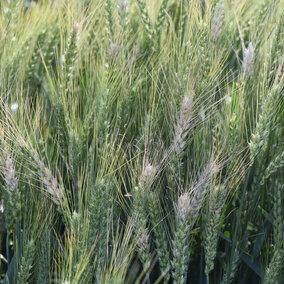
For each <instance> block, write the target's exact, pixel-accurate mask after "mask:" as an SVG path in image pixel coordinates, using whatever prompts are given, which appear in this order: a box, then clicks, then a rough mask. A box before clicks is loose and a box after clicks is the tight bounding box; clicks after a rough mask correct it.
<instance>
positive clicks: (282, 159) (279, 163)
mask: <svg viewBox="0 0 284 284" xmlns="http://www.w3.org/2000/svg"><path fill="white" fill-rule="evenodd" d="M282 167H284V151H283V152H281V153H280V154H279V155H277V156H276V157H275V158H274V159H273V160H272V161H271V162H270V163H269V165H268V167H267V168H266V169H265V172H264V176H263V180H262V184H263V183H264V181H265V180H266V179H268V178H269V177H270V176H271V175H272V174H274V173H276V172H277V171H278V170H279V169H281V168H282Z"/></svg>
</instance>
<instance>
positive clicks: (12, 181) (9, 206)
mask: <svg viewBox="0 0 284 284" xmlns="http://www.w3.org/2000/svg"><path fill="white" fill-rule="evenodd" d="M4 151H7V150H4ZM4 151H3V156H2V159H5V160H4V166H2V167H1V170H2V174H3V178H4V181H5V185H6V186H5V187H4V190H5V191H4V207H5V223H6V228H7V231H8V232H10V231H11V230H13V229H14V228H15V226H16V222H17V221H21V193H20V189H19V187H18V178H17V177H16V169H15V166H14V163H13V161H12V159H11V157H10V156H9V154H6V153H4Z"/></svg>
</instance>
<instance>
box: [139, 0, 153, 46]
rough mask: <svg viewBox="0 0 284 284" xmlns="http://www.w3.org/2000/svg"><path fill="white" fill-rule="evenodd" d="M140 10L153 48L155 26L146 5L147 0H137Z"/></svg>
mask: <svg viewBox="0 0 284 284" xmlns="http://www.w3.org/2000/svg"><path fill="white" fill-rule="evenodd" d="M136 2H137V5H138V8H139V12H140V15H141V18H142V21H143V23H144V29H145V32H146V36H147V38H148V41H149V43H150V44H151V47H152V48H153V40H154V30H153V26H152V23H151V20H150V17H149V13H148V10H147V6H146V1H145V0H136Z"/></svg>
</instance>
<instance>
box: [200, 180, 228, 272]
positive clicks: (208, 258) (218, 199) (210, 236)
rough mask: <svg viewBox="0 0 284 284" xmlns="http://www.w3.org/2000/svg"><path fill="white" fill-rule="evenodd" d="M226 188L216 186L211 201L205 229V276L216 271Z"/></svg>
mask: <svg viewBox="0 0 284 284" xmlns="http://www.w3.org/2000/svg"><path fill="white" fill-rule="evenodd" d="M225 198H226V195H225V188H224V186H223V185H218V186H215V188H214V191H213V194H212V197H211V198H210V199H209V212H208V214H209V216H208V220H207V225H206V227H205V245H204V247H205V274H206V275H208V274H209V273H210V272H211V271H212V270H213V269H214V259H215V257H216V253H217V251H216V249H217V243H218V227H219V225H220V218H221V212H222V208H223V206H224V203H225Z"/></svg>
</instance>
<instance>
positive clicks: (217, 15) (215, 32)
mask: <svg viewBox="0 0 284 284" xmlns="http://www.w3.org/2000/svg"><path fill="white" fill-rule="evenodd" d="M224 10H225V7H224V1H223V0H220V1H219V2H218V3H217V4H216V6H215V7H214V11H213V17H212V19H211V38H212V40H213V41H214V42H217V40H218V39H219V37H220V35H221V33H222V26H223V19H224Z"/></svg>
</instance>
